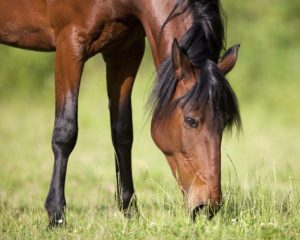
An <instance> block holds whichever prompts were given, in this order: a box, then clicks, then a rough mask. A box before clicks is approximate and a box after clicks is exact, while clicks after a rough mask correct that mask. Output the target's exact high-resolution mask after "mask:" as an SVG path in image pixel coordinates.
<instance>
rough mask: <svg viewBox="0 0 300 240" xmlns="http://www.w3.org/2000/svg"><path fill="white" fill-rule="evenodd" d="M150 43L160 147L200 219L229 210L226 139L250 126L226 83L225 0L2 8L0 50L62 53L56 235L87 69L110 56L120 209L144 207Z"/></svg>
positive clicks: (71, 1)
mask: <svg viewBox="0 0 300 240" xmlns="http://www.w3.org/2000/svg"><path fill="white" fill-rule="evenodd" d="M145 36H146V37H147V39H148V41H149V45H150V48H151V51H152V56H153V60H154V64H155V67H156V70H157V72H158V77H157V80H156V82H155V84H154V89H153V92H152V94H151V97H150V101H149V102H150V104H152V110H153V118H152V123H151V133H152V137H153V140H154V142H155V143H156V145H157V146H158V147H159V148H160V149H161V151H162V152H163V153H164V154H165V156H166V158H167V160H168V163H169V165H170V167H171V169H172V173H173V175H174V176H175V178H176V179H177V181H178V183H179V185H180V187H181V189H182V192H183V194H184V196H185V198H186V201H187V207H188V209H189V211H190V213H191V215H192V216H193V217H195V216H196V213H197V212H199V211H200V210H201V209H202V208H203V207H204V206H209V209H210V210H211V214H213V212H215V211H216V210H217V209H218V208H219V205H220V204H221V200H222V196H221V181H220V178H221V170H220V168H221V153H220V152H221V139H222V132H223V130H224V128H225V127H226V126H231V125H232V124H236V125H237V126H238V127H239V126H240V124H241V121H240V115H239V110H238V104H237V99H236V97H235V95H234V93H233V91H232V89H231V87H230V85H229V83H228V81H227V80H226V79H225V77H224V76H225V74H226V73H228V72H229V71H230V70H231V69H232V68H233V66H234V64H235V62H236V59H237V51H238V46H234V47H232V48H230V49H229V50H228V51H227V52H226V53H225V55H224V56H223V57H222V58H220V53H221V51H222V49H223V45H224V44H223V42H224V28H223V22H222V15H221V6H220V3H219V0H164V1H161V0H85V1H81V0H32V1H27V0H9V1H7V0H0V43H2V44H6V45H10V46H14V47H19V48H24V49H31V50H38V51H56V55H55V97H56V104H55V109H56V110H55V122H54V131H53V137H52V149H53V152H54V158H55V160H54V168H53V174H52V179H51V184H50V188H49V193H48V196H47V199H46V202H45V208H46V210H47V212H48V216H49V220H50V226H57V225H61V224H63V223H65V215H64V213H65V207H66V201H65V193H64V187H65V177H66V169H67V162H68V158H69V155H70V154H71V152H72V150H73V148H74V146H75V144H76V140H77V134H78V127H77V108H78V93H79V86H80V79H81V75H82V70H83V67H84V63H85V62H86V61H87V60H88V59H89V58H90V57H92V56H94V55H95V54H97V53H100V52H101V53H102V54H103V57H104V60H105V63H106V70H107V91H108V97H109V110H110V121H111V133H112V142H113V145H114V148H115V153H116V156H115V159H116V175H117V202H118V205H119V207H120V209H121V210H122V211H123V212H124V214H125V216H128V217H130V215H131V211H132V209H135V208H136V199H135V197H134V196H135V195H134V186H133V182H132V172H131V146H132V141H133V133H132V110H131V91H132V86H133V84H134V80H135V77H136V74H137V71H138V68H139V65H140V62H141V60H142V57H143V54H144V48H145Z"/></svg>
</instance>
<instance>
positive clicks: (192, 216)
mask: <svg viewBox="0 0 300 240" xmlns="http://www.w3.org/2000/svg"><path fill="white" fill-rule="evenodd" d="M204 207H205V204H200V205H198V206H197V207H195V208H194V209H193V211H192V212H191V219H192V221H193V222H195V220H196V217H197V215H198V214H199V213H200V212H201V210H202V209H203V208H204Z"/></svg>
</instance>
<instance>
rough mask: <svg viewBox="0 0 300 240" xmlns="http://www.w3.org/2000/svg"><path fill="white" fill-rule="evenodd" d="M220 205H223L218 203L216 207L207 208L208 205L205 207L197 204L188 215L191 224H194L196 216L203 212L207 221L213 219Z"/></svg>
mask: <svg viewBox="0 0 300 240" xmlns="http://www.w3.org/2000/svg"><path fill="white" fill-rule="evenodd" d="M222 205H223V204H222V203H220V204H217V205H215V206H209V205H206V204H203V203H201V204H199V205H198V206H197V207H195V208H194V209H193V210H192V211H191V213H190V218H191V220H192V221H193V222H195V221H196V218H197V216H198V215H199V214H200V213H201V212H203V211H205V213H206V215H207V219H208V220H211V219H213V217H214V216H215V215H216V214H217V212H218V211H219V210H220V209H221V207H222Z"/></svg>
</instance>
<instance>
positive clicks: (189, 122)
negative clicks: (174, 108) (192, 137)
mask: <svg viewBox="0 0 300 240" xmlns="http://www.w3.org/2000/svg"><path fill="white" fill-rule="evenodd" d="M184 124H185V125H186V126H187V127H190V128H197V127H198V126H199V121H198V120H197V119H195V118H192V117H184Z"/></svg>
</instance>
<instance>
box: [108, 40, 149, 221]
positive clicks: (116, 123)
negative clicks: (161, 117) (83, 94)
mask: <svg viewBox="0 0 300 240" xmlns="http://www.w3.org/2000/svg"><path fill="white" fill-rule="evenodd" d="M144 49H145V40H144V38H142V39H140V40H139V41H137V42H135V43H134V44H133V45H132V46H131V47H130V48H129V49H127V50H123V51H120V50H119V52H118V53H117V54H116V53H115V54H104V60H105V62H106V69H107V87H108V97H109V110H110V121H111V134H112V141H113V145H114V148H115V164H116V177H117V194H116V198H117V204H118V206H119V208H120V210H122V211H123V212H124V215H125V216H126V217H129V218H130V217H131V215H132V213H133V212H134V211H137V207H136V199H135V196H134V187H133V181H132V170H131V147H132V142H133V130H132V111H131V91H132V87H133V83H134V79H135V76H136V74H137V70H138V68H139V65H140V63H141V60H142V57H143V54H144Z"/></svg>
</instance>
